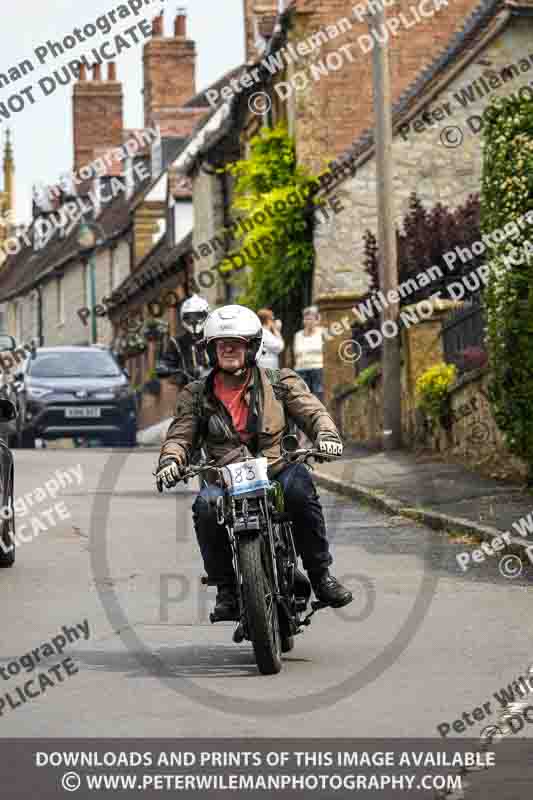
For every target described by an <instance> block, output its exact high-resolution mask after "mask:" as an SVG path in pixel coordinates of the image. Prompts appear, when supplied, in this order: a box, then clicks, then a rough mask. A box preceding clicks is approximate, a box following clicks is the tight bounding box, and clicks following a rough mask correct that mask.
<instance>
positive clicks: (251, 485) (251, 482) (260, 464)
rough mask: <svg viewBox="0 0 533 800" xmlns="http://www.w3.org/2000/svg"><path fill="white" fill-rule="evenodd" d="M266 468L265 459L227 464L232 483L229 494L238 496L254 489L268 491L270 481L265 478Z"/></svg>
mask: <svg viewBox="0 0 533 800" xmlns="http://www.w3.org/2000/svg"><path fill="white" fill-rule="evenodd" d="M267 466H268V463H267V460H266V458H254V459H250V461H239V462H238V463H237V464H228V469H229V471H230V474H231V482H232V486H231V489H230V490H229V493H230V494H232V495H239V494H244V493H245V492H253V491H255V490H256V489H268V487H269V486H270V481H269V480H268V476H267Z"/></svg>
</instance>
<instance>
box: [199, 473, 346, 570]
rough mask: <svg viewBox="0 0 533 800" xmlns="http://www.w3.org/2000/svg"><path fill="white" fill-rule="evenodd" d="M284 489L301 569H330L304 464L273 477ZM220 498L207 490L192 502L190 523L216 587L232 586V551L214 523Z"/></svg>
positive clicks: (315, 499) (317, 504) (317, 506)
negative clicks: (302, 567) (191, 521)
mask: <svg viewBox="0 0 533 800" xmlns="http://www.w3.org/2000/svg"><path fill="white" fill-rule="evenodd" d="M276 480H277V481H278V482H279V483H281V485H282V486H283V491H284V494H285V510H286V511H287V512H288V513H289V515H290V517H291V520H292V523H293V535H294V543H295V546H296V552H297V553H298V555H299V556H301V559H302V563H303V565H304V568H305V569H306V570H307V571H308V572H309V570H311V571H312V570H320V569H323V568H325V567H329V565H330V564H331V562H332V560H333V559H332V558H331V555H330V552H329V545H328V540H327V537H326V525H325V522H324V514H323V512H322V506H321V504H320V500H319V497H318V494H317V491H316V488H315V484H314V482H313V479H312V478H311V475H310V474H309V470H308V469H306V468H305V467H304V465H303V464H291V465H289V466H287V467H286V468H285V469H284V470H283V472H280V473H279V475H277V476H276ZM221 495H222V489H220V488H219V487H218V486H206V487H204V488H203V489H202V490H201V492H200V494H199V495H198V496H197V498H196V500H195V501H194V504H193V507H192V510H193V519H194V527H195V530H196V537H197V539H198V544H199V546H200V552H201V554H202V558H203V561H204V567H205V571H206V573H207V575H208V577H209V579H210V580H213V581H215V582H216V583H218V584H220V583H233V582H234V570H233V562H232V557H231V547H230V544H229V541H228V535H227V532H226V529H225V528H224V526H223V525H218V524H217V520H216V510H215V503H216V499H217V497H220V496H221Z"/></svg>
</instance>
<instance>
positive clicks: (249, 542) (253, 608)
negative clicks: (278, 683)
mask: <svg viewBox="0 0 533 800" xmlns="http://www.w3.org/2000/svg"><path fill="white" fill-rule="evenodd" d="M239 556H240V568H241V575H242V590H243V600H244V607H245V613H246V621H247V628H248V636H249V639H250V641H251V642H252V645H253V648H254V653H255V660H256V663H257V667H258V669H259V672H260V673H261V674H262V675H276V674H277V673H278V672H279V671H280V670H281V634H280V627H279V617H278V608H277V604H276V601H275V598H274V588H273V585H272V580H271V578H270V576H269V575H268V572H267V570H266V569H265V566H264V560H263V558H262V540H261V537H260V536H255V537H249V538H248V537H242V538H241V539H240V540H239ZM265 560H266V559H265Z"/></svg>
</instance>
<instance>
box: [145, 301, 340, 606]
mask: <svg viewBox="0 0 533 800" xmlns="http://www.w3.org/2000/svg"><path fill="white" fill-rule="evenodd" d="M262 341H263V330H262V326H261V322H260V320H259V318H258V316H257V315H256V314H255V313H254V312H253V311H251V310H250V309H248V308H245V307H244V306H239V305H230V306H224V307H222V308H219V309H217V310H216V311H213V312H212V313H211V314H210V315H209V317H208V319H207V322H206V324H205V328H204V347H205V349H206V351H207V354H208V357H209V361H210V364H211V365H212V367H213V371H212V373H211V374H210V375H209V376H208V377H207V378H205V379H203V380H201V381H194V382H193V383H190V384H189V385H188V386H186V387H185V389H184V390H183V391H182V392H181V393H180V395H179V397H178V403H177V409H176V417H175V418H174V420H173V421H172V423H171V425H170V427H169V429H168V433H167V437H166V440H165V442H164V444H163V446H162V448H161V455H160V459H159V465H158V469H157V472H156V482H157V488H158V489H159V491H162V489H163V486H165V487H167V488H171V487H172V486H174V485H175V484H176V483H177V482H178V481H179V479H180V476H181V475H183V474H184V473H185V472H186V470H187V465H188V463H189V461H190V454H191V451H192V450H193V449H194V447H196V446H197V444H198V442H201V443H202V445H203V447H204V448H205V450H206V451H207V456H208V459H209V460H210V461H211V460H214V461H215V462H216V464H217V465H219V466H222V465H225V464H228V463H234V462H237V461H242V460H243V459H244V458H246V457H249V456H250V455H252V456H253V457H259V456H264V457H266V458H267V461H268V464H269V474H270V477H273V478H274V477H275V479H276V480H277V481H279V482H280V483H281V485H282V487H283V490H284V494H285V507H286V510H287V512H288V513H289V515H290V517H291V519H292V522H293V529H294V540H295V546H296V550H297V552H298V554H299V555H300V556H301V558H302V562H303V566H304V568H305V570H306V571H307V573H308V575H309V579H310V582H311V585H312V587H313V590H314V592H315V595H316V597H317V598H318V599H319V600H321V601H323V602H324V603H326V604H327V605H330V606H332V607H334V608H339V607H341V606H344V605H346V604H347V603H350V602H351V600H352V595H351V593H350V592H349V591H348V590H347V589H346V588H344V587H343V586H342V585H341V584H340V583H339V582H338V581H337V580H336V579H335V578H334V577H333V576H332V575H331V574H330V572H329V566H330V565H331V563H332V557H331V554H330V552H329V544H328V540H327V536H326V527H325V522H324V515H323V512H322V506H321V504H320V500H319V497H318V494H317V491H316V489H315V485H314V483H313V480H312V478H311V475H310V473H309V470H308V469H307V468H306V467H305V466H304V465H303V464H286V463H285V462H282V463H278V464H277V465H276V464H274V463H273V462H276V460H277V459H279V458H280V455H281V449H280V444H281V440H282V438H283V436H284V435H285V434H286V433H287V431H288V428H289V424H290V422H291V421H294V422H296V424H297V425H298V426H299V427H301V428H303V429H304V430H305V432H306V433H307V435H308V436H309V438H310V439H311V440H312V441H314V442H315V447H316V448H317V449H318V450H321V451H322V452H323V453H324V454H325V455H337V456H340V455H342V449H343V447H342V442H341V439H340V436H339V434H338V432H337V428H336V426H335V423H334V422H333V420H332V418H331V417H330V415H329V413H328V412H327V410H326V409H325V408H324V406H323V405H322V403H321V402H320V401H319V400H318V399H317V398H316V397H315V396H314V395H312V394H311V392H310V391H309V389H308V388H307V385H306V384H305V382H304V381H303V380H302V379H301V378H300V377H299V376H298V375H297V374H296V373H295V372H293V370H291V369H282V370H265V369H262V368H260V367H258V366H257V360H258V358H259V355H260V353H261V349H262ZM221 493H222V490H221V489H220V488H219V487H217V486H205V487H204V488H203V489H202V490H201V492H200V494H199V495H198V496H197V498H196V500H195V502H194V505H193V518H194V525H195V530H196V536H197V539H198V544H199V547H200V551H201V554H202V557H203V561H204V566H205V570H206V572H207V575H208V578H209V579H210V580H211V581H213V582H215V583H216V584H217V588H218V592H217V599H216V605H215V615H216V616H217V617H218V618H219V619H235V618H236V614H237V596H236V586H235V574H234V569H233V563H232V556H231V548H230V544H229V541H228V537H227V534H226V531H225V528H224V526H223V525H219V524H218V523H217V517H216V509H215V503H216V498H217V497H219V496H220V495H221Z"/></svg>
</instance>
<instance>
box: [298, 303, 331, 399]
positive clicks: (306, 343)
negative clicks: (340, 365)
mask: <svg viewBox="0 0 533 800" xmlns="http://www.w3.org/2000/svg"><path fill="white" fill-rule="evenodd" d="M303 321H304V326H303V330H301V331H298V333H296V335H295V337H294V360H295V364H294V370H295V372H297V373H298V375H300V377H301V378H303V379H304V381H305V382H306V383H307V385H308V387H309V389H310V391H311V392H313V394H314V395H316V396H317V397H318V399H319V400H321V401H322V399H323V395H324V389H323V385H322V382H323V375H324V330H323V328H321V327H320V326H319V324H318V323H319V321H320V314H319V313H318V308H317V307H316V306H309V308H306V309H304V313H303Z"/></svg>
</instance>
